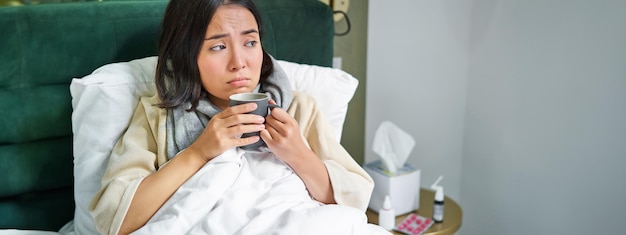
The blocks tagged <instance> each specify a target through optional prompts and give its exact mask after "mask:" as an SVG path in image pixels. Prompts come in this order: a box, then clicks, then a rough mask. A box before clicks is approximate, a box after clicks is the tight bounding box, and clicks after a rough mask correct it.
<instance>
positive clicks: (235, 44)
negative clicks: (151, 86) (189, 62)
mask: <svg viewBox="0 0 626 235" xmlns="http://www.w3.org/2000/svg"><path fill="white" fill-rule="evenodd" d="M262 63H263V50H262V47H261V39H260V35H259V26H258V24H257V22H256V20H255V19H254V16H253V15H252V13H251V12H250V11H249V10H248V9H246V8H244V7H242V6H239V5H224V6H220V7H219V8H218V9H217V11H216V12H215V15H213V18H212V19H211V22H210V23H209V26H208V28H207V31H206V36H205V40H204V43H203V45H202V48H201V49H200V53H199V54H198V69H199V70H200V76H201V79H202V86H203V87H204V89H205V90H206V91H208V93H209V100H211V102H213V104H215V105H217V106H218V107H220V108H221V109H225V108H226V107H228V106H229V104H228V97H229V96H230V95H232V94H236V93H243V92H251V91H252V90H253V89H254V88H255V87H256V86H257V84H258V83H259V79H260V76H261V65H262Z"/></svg>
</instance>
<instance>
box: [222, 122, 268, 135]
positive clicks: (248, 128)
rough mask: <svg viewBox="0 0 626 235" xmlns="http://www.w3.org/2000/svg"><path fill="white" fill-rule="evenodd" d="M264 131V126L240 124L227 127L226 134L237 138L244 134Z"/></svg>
mask: <svg viewBox="0 0 626 235" xmlns="http://www.w3.org/2000/svg"><path fill="white" fill-rule="evenodd" d="M264 129H265V125H264V124H242V125H236V126H232V127H229V128H228V130H227V133H228V135H229V136H233V137H235V138H239V137H240V136H241V135H243V134H245V133H252V132H258V131H261V130H264Z"/></svg>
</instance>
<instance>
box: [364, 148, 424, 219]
mask: <svg viewBox="0 0 626 235" xmlns="http://www.w3.org/2000/svg"><path fill="white" fill-rule="evenodd" d="M363 168H364V169H365V171H366V172H367V174H369V175H370V176H371V177H372V179H373V180H374V192H373V193H372V197H371V199H370V203H369V208H370V209H371V210H373V211H376V212H378V211H380V209H381V207H382V206H383V201H384V200H385V195H389V197H390V198H391V205H392V207H393V209H394V212H395V214H396V216H397V215H402V214H406V213H409V212H411V211H414V210H417V209H419V206H420V194H419V191H420V170H419V169H415V168H413V167H411V166H410V165H408V164H406V163H405V164H404V166H403V167H402V168H400V169H398V171H397V172H395V173H391V172H388V171H386V170H385V169H384V168H383V164H382V162H381V161H380V160H378V161H374V162H371V163H366V164H365V165H364V167H363Z"/></svg>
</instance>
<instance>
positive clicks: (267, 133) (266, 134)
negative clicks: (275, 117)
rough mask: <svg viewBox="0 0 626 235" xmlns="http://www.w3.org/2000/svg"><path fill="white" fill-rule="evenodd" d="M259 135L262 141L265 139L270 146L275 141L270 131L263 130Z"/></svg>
mask: <svg viewBox="0 0 626 235" xmlns="http://www.w3.org/2000/svg"><path fill="white" fill-rule="evenodd" d="M259 135H260V136H261V139H263V141H265V143H266V144H268V145H270V143H272V142H273V141H274V137H273V136H272V134H270V131H269V130H268V129H263V130H261V132H260V133H259Z"/></svg>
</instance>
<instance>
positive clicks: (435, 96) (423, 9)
mask: <svg viewBox="0 0 626 235" xmlns="http://www.w3.org/2000/svg"><path fill="white" fill-rule="evenodd" d="M469 3H470V1H469V0H456V1H442V0H427V1H422V0H394V1H385V0H369V7H368V9H369V15H368V38H367V40H368V46H367V82H366V84H367V88H366V94H367V95H366V96H367V97H366V111H365V112H366V118H365V123H366V131H365V132H366V143H365V146H366V150H365V160H366V161H372V160H375V159H378V156H377V155H375V153H374V152H373V151H372V149H371V145H372V142H373V136H374V133H375V131H376V129H377V128H378V126H379V125H380V123H381V122H382V121H385V120H388V121H391V122H393V123H395V124H396V125H398V126H399V127H401V128H403V129H405V130H406V131H407V132H408V133H410V134H411V135H412V136H413V137H414V138H415V140H416V145H415V148H414V149H413V151H412V155H411V156H410V159H409V161H408V162H409V163H410V164H411V165H413V166H415V167H418V168H420V169H421V173H422V180H421V185H422V186H423V187H429V186H430V185H431V184H432V183H433V182H434V181H435V180H436V179H437V177H438V176H439V175H444V179H443V181H442V185H444V189H445V190H444V191H445V193H446V194H447V195H448V196H450V197H452V198H454V199H457V200H458V198H459V193H460V182H461V156H462V144H463V123H464V116H465V114H464V112H465V97H466V90H467V88H466V81H467V74H468V71H467V65H468V53H467V52H468V43H469V40H468V38H469V32H468V29H469V21H468V19H469V13H470V4H469Z"/></svg>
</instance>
